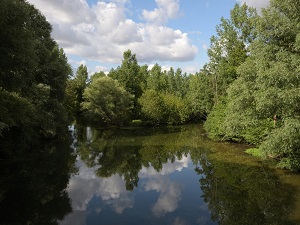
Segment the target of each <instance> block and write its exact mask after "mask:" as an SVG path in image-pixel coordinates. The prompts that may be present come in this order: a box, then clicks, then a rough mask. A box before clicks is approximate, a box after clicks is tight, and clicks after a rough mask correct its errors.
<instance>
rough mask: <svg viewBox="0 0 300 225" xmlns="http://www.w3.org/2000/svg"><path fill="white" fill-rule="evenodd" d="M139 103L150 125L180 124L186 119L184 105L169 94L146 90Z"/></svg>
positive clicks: (186, 114) (179, 99)
mask: <svg viewBox="0 0 300 225" xmlns="http://www.w3.org/2000/svg"><path fill="white" fill-rule="evenodd" d="M139 102H140V104H141V106H142V112H143V113H144V115H145V117H146V119H147V120H148V121H149V122H150V123H152V124H157V125H159V124H170V125H172V124H182V123H184V122H185V121H186V120H187V118H188V111H187V106H186V103H185V102H184V101H183V99H181V98H180V97H177V96H175V95H173V94H170V93H157V92H156V91H154V90H151V89H150V90H146V91H145V92H144V94H143V95H142V96H141V98H140V99H139Z"/></svg>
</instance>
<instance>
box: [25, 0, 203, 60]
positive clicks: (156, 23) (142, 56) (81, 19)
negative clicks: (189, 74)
mask: <svg viewBox="0 0 300 225" xmlns="http://www.w3.org/2000/svg"><path fill="white" fill-rule="evenodd" d="M29 2H30V3H32V4H34V5H35V6H36V7H37V8H38V9H39V10H40V11H41V12H42V13H43V14H44V15H45V16H46V17H47V19H48V20H49V21H50V22H51V24H52V25H53V33H52V36H53V37H54V39H55V40H56V41H57V42H58V44H59V45H60V46H61V47H63V48H64V50H65V52H66V53H67V54H68V55H75V56H79V57H82V58H86V59H87V60H94V61H99V62H106V63H120V62H121V60H122V56H123V52H124V51H126V50H127V49H131V50H132V52H133V53H135V54H136V55H137V58H138V60H139V61H140V62H151V61H156V60H160V61H190V60H192V59H193V58H194V56H195V55H196V53H197V51H198V49H197V47H196V46H194V45H192V44H191V41H190V39H189V37H188V35H187V33H183V32H182V31H180V30H174V29H171V28H169V27H167V26H166V25H165V23H166V22H167V21H168V20H169V19H174V18H176V17H177V16H178V14H179V12H180V6H179V1H178V0H156V3H157V7H156V8H155V9H154V10H152V11H147V10H144V11H143V12H142V15H141V17H142V18H143V19H144V20H145V23H137V22H135V21H133V20H132V19H129V18H127V15H126V10H127V9H126V5H128V4H129V3H130V1H128V0H111V2H104V1H98V2H97V3H96V4H94V5H92V6H91V5H88V4H87V2H86V0H44V1H40V0H29ZM127 3H128V4H127Z"/></svg>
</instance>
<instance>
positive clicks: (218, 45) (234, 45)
mask: <svg viewBox="0 0 300 225" xmlns="http://www.w3.org/2000/svg"><path fill="white" fill-rule="evenodd" d="M257 18H258V16H257V14H256V11H255V10H254V9H252V8H249V7H248V6H246V5H242V6H240V5H238V4H236V5H235V7H234V9H233V10H231V13H230V19H224V18H222V19H221V24H220V25H219V26H217V28H216V30H217V36H213V37H212V38H211V48H210V49H209V51H208V55H209V58H210V62H209V63H208V64H207V66H206V68H205V72H206V73H207V74H208V76H209V78H210V82H211V87H212V93H213V102H214V106H213V108H212V110H211V112H210V114H209V116H208V118H207V121H206V125H205V127H206V129H207V131H208V132H209V133H210V136H211V137H214V138H218V139H219V138H222V139H223V138H227V139H229V140H230V139H231V140H237V139H239V137H237V136H236V134H234V135H231V136H229V137H225V135H226V132H227V130H226V129H225V127H224V122H225V118H226V116H227V113H228V112H227V111H226V108H227V104H229V102H230V97H229V96H228V95H227V90H228V88H229V87H230V86H231V84H232V83H233V82H234V81H236V80H237V79H238V78H239V76H240V74H239V73H238V72H237V69H238V67H239V66H240V65H241V64H242V63H244V62H245V61H246V59H247V58H248V57H249V55H250V53H249V45H251V43H252V42H253V41H254V40H255V38H256V24H257ZM227 98H228V99H227ZM228 116H230V115H228ZM225 131H226V132H225Z"/></svg>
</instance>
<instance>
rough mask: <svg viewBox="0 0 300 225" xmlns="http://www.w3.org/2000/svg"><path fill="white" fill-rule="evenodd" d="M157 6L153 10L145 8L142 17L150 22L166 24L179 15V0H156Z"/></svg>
mask: <svg viewBox="0 0 300 225" xmlns="http://www.w3.org/2000/svg"><path fill="white" fill-rule="evenodd" d="M156 4H157V8H155V9H154V10H152V11H148V10H143V13H142V18H143V19H144V20H146V21H147V22H148V23H154V24H159V25H161V24H165V23H166V22H167V21H168V20H169V19H175V18H176V17H178V15H179V12H180V11H179V8H180V6H179V1H178V0H156Z"/></svg>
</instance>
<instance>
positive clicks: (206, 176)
mask: <svg viewBox="0 0 300 225" xmlns="http://www.w3.org/2000/svg"><path fill="white" fill-rule="evenodd" d="M200 164H201V167H197V168H196V172H197V173H198V174H200V175H201V179H200V185H201V189H202V191H203V196H202V197H203V198H204V200H205V202H207V203H208V208H209V209H210V211H211V217H212V220H214V221H217V222H218V223H219V224H220V225H235V224H236V225H240V224H243V225H246V224H249V225H250V224H251V225H255V224H257V225H261V224H272V225H291V224H293V223H292V222H290V221H289V219H288V216H289V215H290V213H291V211H292V208H293V203H294V198H293V196H294V193H295V190H294V189H293V188H292V187H291V186H289V185H287V184H284V183H281V182H280V181H279V178H278V177H277V176H276V175H275V174H274V171H272V170H271V169H268V168H266V167H263V166H256V167H253V166H251V167H250V166H247V165H243V164H236V163H226V162H223V161H220V160H213V159H210V157H209V155H207V154H202V155H201V158H200Z"/></svg>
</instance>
